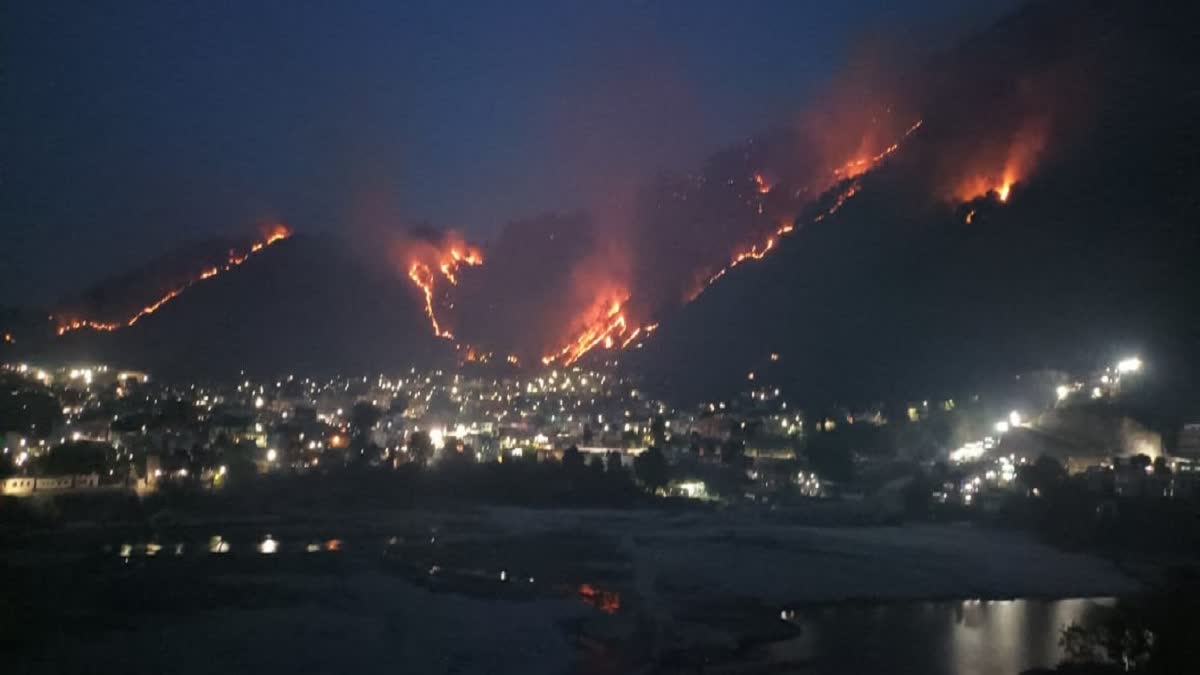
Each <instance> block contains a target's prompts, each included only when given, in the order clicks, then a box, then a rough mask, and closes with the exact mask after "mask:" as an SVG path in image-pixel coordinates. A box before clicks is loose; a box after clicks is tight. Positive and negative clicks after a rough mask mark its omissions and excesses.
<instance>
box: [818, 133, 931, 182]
mask: <svg viewBox="0 0 1200 675" xmlns="http://www.w3.org/2000/svg"><path fill="white" fill-rule="evenodd" d="M924 123H925V120H917V121H916V122H915V123H914V124H913V125H912V126H911V127H909V128H908V130H907V131H905V132H904V135H903V136H901V137H900V140H898V141H896V142H895V143H892V144H891V145H889V146H887V147H886V148H884V149H883V150H882V151H880V152H879V153H877V154H875V155H872V156H870V157H860V158H857V159H852V160H850V161H848V162H846V163H845V164H843V165H841V166H839V167H837V168H835V169H834V170H833V175H834V177H836V178H837V179H838V180H842V179H846V178H857V177H859V176H861V175H863V174H864V173H866V172H868V171H870V170H871V169H874V168H875V167H876V165H878V164H879V163H880V162H882V161H883V160H885V159H887V158H888V157H889V156H890V155H891V154H892V153H894V152H896V151H897V150H899V149H900V144H901V143H903V142H904V139H906V138H908V137H909V136H911V135H912V133H913V132H915V131H916V130H917V129H920V128H921V125H922V124H924Z"/></svg>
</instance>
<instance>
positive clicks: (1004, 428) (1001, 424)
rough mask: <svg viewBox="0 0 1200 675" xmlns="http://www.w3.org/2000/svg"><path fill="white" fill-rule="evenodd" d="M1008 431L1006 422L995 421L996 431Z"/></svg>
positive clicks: (999, 432)
mask: <svg viewBox="0 0 1200 675" xmlns="http://www.w3.org/2000/svg"><path fill="white" fill-rule="evenodd" d="M1007 431H1008V422H1003V421H1002V422H996V433H998V434H1002V433H1005V432H1007Z"/></svg>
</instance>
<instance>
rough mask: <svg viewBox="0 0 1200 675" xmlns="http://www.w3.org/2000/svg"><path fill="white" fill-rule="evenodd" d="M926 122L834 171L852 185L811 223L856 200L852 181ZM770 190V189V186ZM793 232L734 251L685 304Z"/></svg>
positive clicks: (781, 230) (786, 226)
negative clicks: (874, 151) (880, 149)
mask: <svg viewBox="0 0 1200 675" xmlns="http://www.w3.org/2000/svg"><path fill="white" fill-rule="evenodd" d="M923 123H924V121H923V120H917V121H916V122H915V123H914V124H913V125H912V126H911V127H909V128H908V130H907V131H905V132H904V135H903V136H901V137H900V140H898V141H896V142H895V143H892V144H891V145H889V146H888V147H886V148H884V149H883V150H882V151H880V152H878V153H876V154H875V155H872V156H869V157H864V158H859V159H852V160H850V161H848V162H846V163H845V164H843V165H842V166H840V167H838V168H836V169H834V170H833V173H834V175H835V176H836V177H838V179H839V180H841V181H849V182H848V183H846V184H845V186H844V187H843V188H842V191H841V192H839V193H838V195H837V198H836V199H834V201H833V204H832V205H830V207H829V208H827V209H825V211H823V212H821V213H818V214H817V215H816V216H815V217H813V219H812V222H813V223H819V222H821V221H822V220H825V218H826V217H828V216H831V215H833V214H834V213H837V211H838V210H839V209H841V208H842V206H844V205H845V203H846V202H847V201H848V200H850V199H851V198H853V197H854V195H856V194H858V192H859V191H860V190H861V189H862V184H861V183H859V182H858V181H857V180H851V179H853V178H855V177H857V176H861V175H862V174H864V173H866V172H868V171H870V170H872V169H874V168H875V167H877V166H879V164H880V163H882V162H883V161H884V160H885V159H887V158H888V157H890V156H891V155H892V154H893V153H895V152H896V151H897V150H899V149H900V145H901V144H902V143H903V142H904V141H905V140H906V139H907V138H908V137H909V136H911V135H912V134H913V133H914V132H915V131H916V130H917V129H920V128H921V125H922V124H923ZM754 181H755V182H756V183H757V184H758V185H759V186H760V192H761V191H762V190H761V187H762V186H763V185H764V182H763V179H762V177H761V175H760V174H754ZM767 189H768V190H769V189H770V187H768V188H767ZM794 230H795V224H794V223H792V222H784V223H782V224H781V225H779V227H777V228H776V229H775V232H774V233H773V234H771V235H769V236H768V237H767V238H766V240H764V241H763V242H762V243H755V244H751V245H750V246H749V248H745V249H742V250H740V251H735V252H734V254H733V257H732V258H731V259H730V261H729V263H728V264H726V265H725V266H724V267H722V268H720V269H718V270H717V271H716V272H714V273H712V274H710V275H709V276H708V278H706V279H703V280H702V281H701V282H700V283H699V284H697V285H696V286H695V287H694V288H693V289H692V290H691V291H690V292H689V293H688V294H687V295H686V296H685V298H684V300H685V301H686V302H691V301H692V300H695V299H696V298H697V297H698V296H699V295H700V294H701V293H703V292H704V289H706V288H708V287H709V286H711V285H713V284H714V283H716V282H717V280H719V279H720V278H721V277H723V276H725V275H726V274H728V273H729V271H730V270H732V269H733V268H735V267H737V266H738V265H740V264H742V263H744V262H747V261H750V260H762V259H763V258H765V257H766V256H767V254H768V253H770V252H771V251H772V250H774V248H775V247H776V245H777V244H778V243H779V240H780V238H782V237H784V236H787V235H788V234H791V233H792V232H793V231H794Z"/></svg>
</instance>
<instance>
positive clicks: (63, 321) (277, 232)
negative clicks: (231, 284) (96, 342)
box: [51, 225, 292, 335]
mask: <svg viewBox="0 0 1200 675" xmlns="http://www.w3.org/2000/svg"><path fill="white" fill-rule="evenodd" d="M290 236H292V231H291V230H290V229H288V228H287V227H285V226H283V225H275V226H272V227H271V229H270V231H269V232H268V233H267V236H266V237H265V238H264V239H263V240H262V241H257V242H254V243H253V244H251V246H250V248H249V250H247V251H246V252H244V253H239V252H238V251H236V250H230V251H229V255H228V257H227V258H226V259H225V262H224V263H223V264H222V265H220V266H214V267H209V268H206V269H204V270H202V271H201V272H200V273H199V274H197V275H196V277H195V278H193V279H192V280H190V281H188V282H187V283H185V284H183V285H182V286H178V287H176V288H173V289H171V290H169V291H167V292H166V293H164V294H163V295H162V297H160V298H158V299H157V300H155V301H154V302H152V303H150V304H148V305H146V306H145V307H142V308H141V309H139V310H138V311H137V312H135V313H134V314H133V315H132V316H130V317H129V318H127V319H124V320H122V321H98V320H95V319H81V318H74V319H67V318H64V317H57V318H58V320H59V322H60V323H59V325H58V329H57V332H58V334H59V335H65V334H67V333H70V332H72V331H76V330H82V329H88V330H94V331H101V332H112V331H115V330H117V329H120V328H128V327H130V326H133V325H135V324H136V323H137V322H138V321H141V320H142V319H144V318H146V317H147V316H149V315H151V314H153V313H155V312H157V311H158V310H159V309H161V308H162V306H163V305H165V304H167V303H168V302H170V301H172V300H174V299H175V298H177V297H179V296H180V294H182V293H183V292H184V291H186V290H187V289H189V288H191V287H192V286H195V285H196V284H198V283H200V282H202V281H207V280H209V279H212V278H213V277H215V276H217V275H219V274H221V273H222V272H228V271H229V270H232V269H233V268H235V267H240V266H241V265H242V264H244V263H245V262H246V261H247V260H249V259H250V256H252V255H255V254H256V253H258V252H260V251H262V250H263V249H265V248H267V247H268V246H271V245H272V244H274V243H276V242H279V241H283V240H284V239H287V238H288V237H290ZM51 318H52V319H54V318H55V317H51Z"/></svg>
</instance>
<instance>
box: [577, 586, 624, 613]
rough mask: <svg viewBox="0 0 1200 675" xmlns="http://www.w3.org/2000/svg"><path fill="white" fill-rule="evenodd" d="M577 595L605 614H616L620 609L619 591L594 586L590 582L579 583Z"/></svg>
mask: <svg viewBox="0 0 1200 675" xmlns="http://www.w3.org/2000/svg"><path fill="white" fill-rule="evenodd" d="M579 597H580V598H581V599H582V600H583V601H584V602H585V603H587V604H589V605H591V606H593V607H595V608H596V609H599V610H600V611H601V612H604V613H605V614H616V613H617V612H618V611H619V610H620V609H621V594H620V593H616V592H613V591H606V590H603V589H600V588H596V587H595V586H593V585H591V584H580V585H579Z"/></svg>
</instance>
